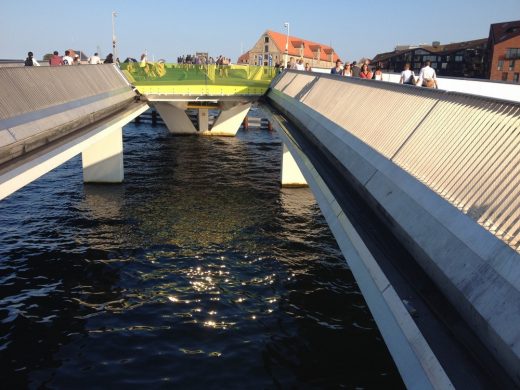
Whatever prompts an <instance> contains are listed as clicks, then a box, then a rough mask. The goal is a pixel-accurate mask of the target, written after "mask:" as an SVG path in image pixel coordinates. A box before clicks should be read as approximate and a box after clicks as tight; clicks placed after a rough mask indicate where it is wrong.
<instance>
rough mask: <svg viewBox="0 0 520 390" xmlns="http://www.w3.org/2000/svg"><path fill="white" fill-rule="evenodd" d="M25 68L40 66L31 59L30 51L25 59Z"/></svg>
mask: <svg viewBox="0 0 520 390" xmlns="http://www.w3.org/2000/svg"><path fill="white" fill-rule="evenodd" d="M25 66H40V64H39V63H38V61H36V60H35V59H34V58H33V52H32V51H30V52H29V53H27V58H26V59H25Z"/></svg>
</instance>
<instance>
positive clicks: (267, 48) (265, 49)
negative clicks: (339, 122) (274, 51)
mask: <svg viewBox="0 0 520 390" xmlns="http://www.w3.org/2000/svg"><path fill="white" fill-rule="evenodd" d="M264 51H265V52H266V53H267V52H268V51H269V45H265V46H264Z"/></svg>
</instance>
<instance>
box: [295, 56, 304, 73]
mask: <svg viewBox="0 0 520 390" xmlns="http://www.w3.org/2000/svg"><path fill="white" fill-rule="evenodd" d="M296 70H305V67H304V66H303V60H302V59H301V58H300V59H299V60H298V62H297V63H296Z"/></svg>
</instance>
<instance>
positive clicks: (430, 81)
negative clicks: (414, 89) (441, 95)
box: [417, 61, 438, 88]
mask: <svg viewBox="0 0 520 390" xmlns="http://www.w3.org/2000/svg"><path fill="white" fill-rule="evenodd" d="M430 65H431V62H430V61H426V62H425V63H424V67H423V68H422V69H421V71H420V72H419V80H417V85H419V86H422V87H426V88H438V87H437V74H436V73H435V69H433V68H432V67H431V66H430Z"/></svg>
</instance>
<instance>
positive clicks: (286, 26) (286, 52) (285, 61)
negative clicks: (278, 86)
mask: <svg viewBox="0 0 520 390" xmlns="http://www.w3.org/2000/svg"><path fill="white" fill-rule="evenodd" d="M283 26H284V27H285V28H286V29H287V39H286V41H285V60H284V66H283V67H284V68H285V69H287V61H289V22H285V23H284V24H283Z"/></svg>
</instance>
